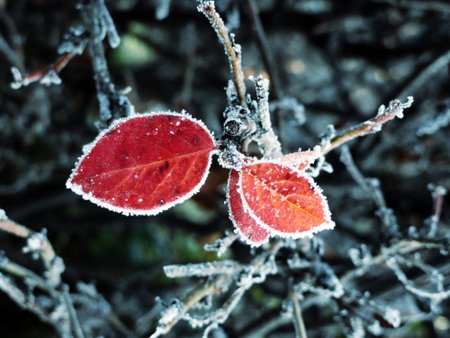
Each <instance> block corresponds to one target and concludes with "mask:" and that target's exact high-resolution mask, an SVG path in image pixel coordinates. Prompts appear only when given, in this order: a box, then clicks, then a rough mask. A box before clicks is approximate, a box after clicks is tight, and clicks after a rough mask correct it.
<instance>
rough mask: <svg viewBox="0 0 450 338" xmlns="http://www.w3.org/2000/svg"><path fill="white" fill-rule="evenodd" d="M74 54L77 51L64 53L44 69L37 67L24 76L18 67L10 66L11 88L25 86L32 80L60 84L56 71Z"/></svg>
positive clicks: (47, 83)
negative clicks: (12, 79)
mask: <svg viewBox="0 0 450 338" xmlns="http://www.w3.org/2000/svg"><path fill="white" fill-rule="evenodd" d="M76 54H77V53H64V54H63V55H61V56H60V57H59V58H58V59H57V60H56V61H55V62H54V63H53V64H51V65H50V66H48V67H46V68H44V69H39V70H37V71H35V72H32V73H30V74H27V75H25V76H23V75H22V74H21V73H20V71H19V69H18V68H16V67H13V68H11V72H12V74H13V77H14V81H13V82H12V83H11V88H13V89H19V88H20V87H26V86H28V85H29V84H31V83H34V82H40V83H41V84H44V85H52V84H60V83H61V79H60V78H59V76H58V73H59V72H60V71H61V70H63V69H64V67H65V66H66V65H67V64H68V63H69V61H70V60H72V59H73V57H74V56H75V55H76Z"/></svg>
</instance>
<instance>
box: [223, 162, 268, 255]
mask: <svg viewBox="0 0 450 338" xmlns="http://www.w3.org/2000/svg"><path fill="white" fill-rule="evenodd" d="M239 175H240V173H239V172H238V171H237V170H230V176H229V178H228V194H227V200H228V206H229V208H230V218H231V221H232V222H233V224H234V227H235V231H236V232H237V233H238V235H239V238H240V239H241V240H243V241H244V242H246V243H247V244H250V245H252V246H260V245H261V244H264V243H265V242H267V240H268V238H269V235H270V233H269V232H268V231H267V230H265V229H264V228H262V227H261V226H260V225H259V224H258V223H257V222H256V221H255V219H254V218H253V217H251V216H250V214H248V213H247V212H246V211H245V210H244V206H243V205H242V198H241V195H240V194H239V191H238V183H239Z"/></svg>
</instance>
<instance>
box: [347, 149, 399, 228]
mask: <svg viewBox="0 0 450 338" xmlns="http://www.w3.org/2000/svg"><path fill="white" fill-rule="evenodd" d="M340 160H341V162H342V163H344V165H345V166H346V168H347V171H348V172H349V174H350V175H351V176H352V178H353V179H354V180H355V181H356V183H358V185H359V186H360V187H361V188H362V189H364V190H365V191H366V193H367V194H368V195H369V196H370V197H371V198H372V200H373V201H374V202H375V204H376V206H377V208H378V212H377V214H378V216H379V217H380V218H381V220H382V222H383V223H384V225H385V226H387V227H389V229H390V232H391V234H392V235H394V236H396V235H397V234H398V231H399V230H398V229H399V227H398V223H397V218H396V217H395V214H394V212H393V210H392V209H390V208H388V207H387V205H386V202H385V199H384V196H383V193H382V192H381V189H380V182H379V180H378V179H376V178H365V177H364V176H363V175H362V173H361V172H360V171H359V169H358V168H357V167H356V165H355V162H354V161H353V158H352V155H351V154H350V150H349V149H348V146H346V145H345V146H343V147H342V148H341V157H340Z"/></svg>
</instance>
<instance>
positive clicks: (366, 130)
mask: <svg viewBox="0 0 450 338" xmlns="http://www.w3.org/2000/svg"><path fill="white" fill-rule="evenodd" d="M413 102H414V100H413V98H412V96H408V100H407V101H406V102H405V103H401V102H400V101H399V100H393V101H391V102H389V106H388V107H387V108H385V106H384V105H383V106H381V107H380V109H379V110H378V114H377V115H376V116H375V117H374V118H372V119H370V120H368V121H365V122H363V123H360V124H358V125H356V126H353V127H350V128H348V129H346V130H344V131H341V132H340V133H338V134H337V135H335V136H333V137H331V139H329V140H326V142H325V144H324V145H322V149H321V152H322V154H323V155H325V154H327V153H329V152H330V151H331V150H333V149H336V148H338V147H339V146H341V145H342V144H344V143H346V142H349V141H351V140H353V139H355V138H357V137H360V136H365V135H368V134H374V133H376V132H379V131H380V130H381V127H382V126H383V124H385V123H386V122H388V121H391V120H393V119H394V118H396V117H398V118H402V117H403V110H404V109H405V108H409V107H411V105H412V103H413Z"/></svg>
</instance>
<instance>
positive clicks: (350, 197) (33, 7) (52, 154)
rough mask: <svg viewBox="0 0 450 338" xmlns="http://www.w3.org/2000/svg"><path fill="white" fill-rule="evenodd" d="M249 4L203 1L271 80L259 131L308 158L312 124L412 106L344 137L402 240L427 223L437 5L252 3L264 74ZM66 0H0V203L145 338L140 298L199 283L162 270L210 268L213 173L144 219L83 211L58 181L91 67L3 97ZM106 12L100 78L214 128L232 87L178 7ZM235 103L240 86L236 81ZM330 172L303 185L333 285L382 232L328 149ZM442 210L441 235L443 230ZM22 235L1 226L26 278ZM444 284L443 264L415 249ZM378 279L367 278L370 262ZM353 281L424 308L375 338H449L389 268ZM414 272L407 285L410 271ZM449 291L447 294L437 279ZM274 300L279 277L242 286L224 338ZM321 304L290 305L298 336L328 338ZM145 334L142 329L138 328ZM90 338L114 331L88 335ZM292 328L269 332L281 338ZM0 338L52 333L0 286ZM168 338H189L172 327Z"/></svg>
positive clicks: (49, 51) (30, 64) (69, 156)
mask: <svg viewBox="0 0 450 338" xmlns="http://www.w3.org/2000/svg"><path fill="white" fill-rule="evenodd" d="M251 2H253V1H246V0H242V1H238V0H218V1H216V7H217V10H218V11H219V12H220V14H221V15H222V17H223V19H224V21H225V23H226V24H227V26H228V28H229V29H230V31H232V32H233V33H235V34H236V42H238V43H239V44H241V46H242V55H243V56H242V60H243V68H244V73H245V75H246V77H248V76H250V75H258V74H263V75H264V76H265V77H269V76H272V79H271V88H270V94H271V107H272V108H273V113H274V114H273V118H274V125H275V127H276V132H277V134H278V135H279V137H280V140H281V142H282V145H283V150H284V152H286V153H288V152H293V151H297V150H298V149H299V148H302V149H306V148H310V147H313V146H314V145H316V144H318V142H319V141H320V135H321V134H323V133H325V132H326V130H327V126H328V125H329V124H333V125H334V126H335V127H336V129H340V128H345V127H348V126H351V125H354V124H357V123H359V122H362V121H364V120H366V119H368V118H370V117H372V116H374V115H376V112H377V110H378V107H379V106H380V105H381V104H388V102H389V101H390V100H392V99H395V98H398V99H400V100H402V101H405V100H406V97H407V96H410V95H411V96H414V99H415V102H414V104H413V107H412V108H411V109H408V110H407V111H406V112H405V117H404V118H403V119H402V120H399V119H396V120H394V121H392V122H390V123H388V124H387V125H385V126H384V127H383V130H382V132H380V133H378V134H376V135H371V136H368V137H364V138H361V139H358V140H356V141H354V142H352V143H351V147H350V151H351V153H352V154H353V157H354V161H355V164H356V165H357V167H358V168H359V169H360V170H361V172H362V173H363V174H364V175H365V176H367V177H376V178H378V179H379V180H380V187H381V190H382V191H383V192H384V196H385V199H386V204H387V205H388V207H389V208H392V209H393V210H394V212H395V214H396V216H397V218H398V223H399V225H400V227H401V231H403V232H407V231H408V228H409V227H410V226H411V225H413V226H415V227H417V228H420V227H421V226H422V225H423V224H424V220H425V219H426V218H427V217H429V216H430V215H431V214H432V212H433V200H432V197H431V193H430V191H429V189H427V185H428V184H429V183H433V184H439V185H442V186H444V187H446V188H447V189H448V188H449V187H450V147H449V145H450V141H449V140H450V132H449V128H448V125H449V122H450V94H449V93H450V81H449V60H450V4H449V3H448V2H447V1H400V0H399V1H396V0H349V1H337V0H334V1H332V0H298V1H294V0H278V1H276V0H264V1H254V2H253V3H256V4H257V7H258V10H259V16H260V20H261V23H262V25H263V27H264V30H265V33H266V36H267V41H266V42H267V44H268V46H269V49H270V54H271V55H272V58H273V63H272V66H273V67H274V69H273V70H272V72H269V71H268V67H267V64H265V62H264V56H263V53H262V52H261V47H260V45H259V40H258V37H257V35H256V34H255V30H254V29H253V27H254V17H253V16H254V14H255V13H254V12H252V11H251V10H250V7H249V6H250V4H251ZM76 4H77V2H76V1H56V0H14V1H8V0H0V107H1V110H0V208H2V209H4V210H5V212H6V213H7V215H8V216H9V218H10V219H12V220H14V221H16V222H18V223H20V224H24V225H26V226H28V227H29V228H31V229H33V230H35V231H40V229H42V228H46V229H47V231H48V237H49V239H50V241H51V242H52V244H53V245H54V247H55V250H56V251H57V253H58V255H59V256H61V257H62V258H63V259H64V261H65V265H66V271H65V273H64V275H63V278H64V280H65V281H66V282H67V283H68V284H69V285H70V286H71V287H74V285H75V283H76V282H78V281H83V282H87V283H88V282H94V283H95V285H96V287H97V289H98V291H99V292H100V293H101V294H102V295H103V296H104V297H105V299H106V300H107V301H108V302H109V303H110V305H111V307H112V309H113V312H114V315H115V316H117V318H120V321H121V322H122V323H123V324H124V325H126V326H127V327H129V328H130V329H132V330H133V331H134V332H136V334H137V336H138V337H140V336H142V337H145V336H148V335H149V333H151V332H152V330H153V329H154V324H155V318H156V317H155V316H156V314H155V313H154V311H153V312H152V309H153V308H154V304H155V297H157V296H159V297H161V298H162V299H165V300H170V299H171V298H172V297H181V296H182V295H183V294H185V293H186V291H187V290H189V289H190V288H192V287H193V286H195V285H197V284H198V283H199V282H200V283H201V282H202V281H201V280H200V281H199V280H198V279H192V280H190V279H181V280H169V279H167V278H166V277H165V276H164V274H163V272H162V267H163V266H164V265H165V264H175V263H188V262H191V263H195V262H203V261H210V260H217V257H216V256H215V254H214V253H211V252H207V251H205V250H203V246H204V244H205V243H210V242H213V241H214V240H216V239H218V238H220V237H222V236H223V234H224V231H226V230H230V231H231V230H232V224H231V222H230V220H229V218H228V212H227V208H226V205H225V204H224V200H225V183H226V180H227V171H226V170H224V169H222V168H220V167H219V166H218V164H217V162H214V164H213V167H212V169H211V173H210V175H209V177H208V180H207V182H206V184H205V186H204V187H203V188H202V189H201V191H200V193H199V194H197V195H196V196H195V197H194V198H192V199H190V200H189V201H187V202H185V203H183V204H181V205H178V206H176V207H175V208H173V209H170V210H168V211H166V212H164V213H163V214H161V215H158V216H155V217H125V216H122V215H118V214H115V213H112V212H110V211H107V210H106V209H102V208H100V207H97V206H95V205H93V204H91V203H89V202H87V201H84V200H83V199H82V198H80V197H79V196H77V195H75V194H74V193H72V192H71V191H69V190H67V189H66V188H65V182H66V180H67V178H68V177H69V175H70V173H71V170H72V168H73V166H74V164H75V162H76V160H77V158H78V157H79V156H80V155H81V153H82V147H83V145H85V144H87V143H89V142H91V141H92V140H93V139H94V138H95V137H96V135H97V134H98V127H97V124H96V121H98V119H99V103H98V100H97V94H96V85H95V81H94V73H93V69H92V66H91V60H90V56H89V54H88V53H87V51H85V52H84V53H83V54H82V55H79V56H75V57H74V58H73V59H72V60H71V61H70V62H69V64H68V65H67V66H66V68H64V69H63V70H62V71H61V72H60V74H59V76H60V78H61V84H59V85H50V86H45V85H42V84H38V83H34V84H30V85H29V86H27V87H21V88H19V89H17V90H14V89H12V88H11V87H10V83H11V82H12V81H13V77H12V75H11V71H10V69H11V67H17V68H18V69H20V70H21V71H22V72H23V73H25V74H26V73H28V72H33V71H36V70H39V69H44V68H45V67H47V66H48V65H51V64H52V63H53V62H54V61H55V60H56V59H57V58H58V48H59V46H60V45H61V43H62V41H63V38H64V35H65V34H66V33H67V32H68V31H69V28H70V27H74V26H76V25H79V24H81V23H82V18H81V15H80V12H79V11H78V10H77V8H76ZM106 5H107V7H108V9H109V11H110V14H111V16H112V18H113V20H114V23H115V25H116V28H117V31H118V33H119V35H120V37H121V39H122V40H121V43H120V45H119V46H118V47H117V48H115V49H112V48H110V47H109V45H108V44H107V43H106V42H105V43H104V48H105V52H106V58H107V62H108V66H109V71H110V74H111V77H112V81H113V83H114V84H115V85H116V87H117V88H119V89H124V88H127V87H130V88H131V92H130V93H129V94H128V95H127V97H128V98H129V100H130V102H131V103H132V104H133V105H134V106H135V109H136V111H138V112H149V111H163V110H169V109H170V110H175V111H180V110H181V109H186V110H187V111H188V112H189V113H191V114H192V115H193V116H194V117H196V118H199V119H202V120H203V121H204V122H205V124H206V125H207V126H208V127H209V128H210V129H211V130H214V131H215V134H216V136H217V137H220V135H221V124H222V122H223V117H222V114H223V111H224V110H225V108H226V106H227V101H226V95H225V91H224V87H225V86H226V84H227V81H228V79H230V73H229V66H228V61H227V58H226V56H225V55H224V52H223V47H222V46H221V45H220V43H219V42H218V40H217V36H216V35H215V32H214V30H213V29H212V28H211V26H210V25H209V23H208V21H207V20H206V19H205V17H204V16H203V15H202V14H200V13H198V12H197V10H196V5H197V4H196V2H195V1H194V0H182V1H181V0H179V1H167V0H159V1H156V0H155V1H150V0H147V1H145V0H127V1H125V0H116V1H106ZM247 85H248V86H247V87H248V89H249V92H250V93H252V91H253V88H252V85H251V83H250V82H248V83H247ZM327 161H328V162H329V163H330V164H331V165H332V166H333V169H334V172H333V173H331V174H330V173H322V174H321V175H320V177H319V178H318V179H317V181H318V183H319V184H320V186H321V187H322V188H323V189H324V193H325V195H327V196H328V201H329V204H330V207H331V211H332V215H333V219H334V221H335V222H336V229H335V230H333V231H326V232H324V233H321V234H320V235H318V236H319V237H320V238H321V239H323V241H324V243H325V245H324V248H325V254H324V258H323V259H324V260H325V261H327V262H328V263H329V264H330V265H331V266H332V267H333V269H334V271H335V272H336V274H337V275H338V276H341V275H343V274H344V273H346V272H348V271H350V270H351V269H352V268H353V264H352V261H351V259H350V258H349V255H348V250H349V249H350V248H352V247H355V246H358V245H360V244H366V245H367V246H368V247H369V250H373V251H374V252H375V251H377V250H378V249H379V248H380V246H381V245H382V244H383V238H384V234H383V228H382V227H381V226H380V221H379V219H378V218H377V217H376V216H375V211H376V206H375V205H374V203H373V202H372V200H371V198H370V197H368V196H367V194H366V193H365V191H364V190H362V189H361V188H360V187H358V185H357V184H356V183H354V181H353V180H352V178H351V176H350V175H349V174H348V172H347V171H346V169H345V166H344V165H343V164H342V163H341V162H340V161H339V152H338V151H335V152H332V153H330V154H329V155H328V156H327ZM449 212H450V211H449V208H448V204H447V207H446V206H445V205H444V208H443V211H442V216H441V224H440V230H439V231H441V232H443V233H444V235H445V234H448V230H449V225H450V224H449ZM23 245H24V243H23V241H22V240H20V239H17V238H13V237H12V236H10V235H7V234H4V233H0V250H1V251H3V252H5V253H6V254H7V255H8V257H9V259H11V260H14V261H15V262H17V263H19V264H21V265H24V266H27V267H29V268H30V269H34V270H36V271H39V269H41V267H40V266H39V264H38V263H37V262H36V261H33V260H32V259H31V258H30V257H29V256H27V255H24V254H23V253H22V251H21V248H22V246H23ZM251 254H252V252H251V250H249V248H248V247H247V246H246V245H245V244H241V243H235V244H234V245H233V246H232V247H231V249H230V250H229V251H228V252H227V254H226V255H225V257H222V259H223V258H232V259H235V260H237V261H242V262H248V261H249V260H250V259H251ZM428 259H429V261H428V262H429V263H430V264H432V265H433V266H437V267H438V268H439V269H440V271H441V273H443V274H444V276H445V278H446V282H449V281H448V280H447V279H448V276H449V274H448V271H449V268H450V266H449V265H448V262H447V260H448V257H446V256H441V255H434V254H433V255H430V257H429V258H428ZM377 269H378V267H377ZM371 273H373V276H372V275H370V276H369V275H368V276H367V278H363V279H362V280H360V281H359V282H358V283H357V286H358V288H359V289H360V290H361V291H362V292H364V291H366V290H367V291H370V292H371V294H372V295H375V296H376V297H379V298H380V299H385V300H386V299H388V300H389V302H390V305H392V306H393V307H395V306H399V307H406V308H411V309H413V310H411V311H412V312H413V313H415V314H417V313H418V312H421V311H423V312H424V313H428V315H424V316H418V317H414V316H412V317H411V320H408V319H406V320H405V321H404V322H403V325H402V326H401V327H400V328H399V329H396V330H392V331H386V332H385V333H383V335H386V336H391V337H448V336H449V335H450V330H449V327H450V322H449V319H448V316H449V315H450V309H449V303H448V301H444V302H443V303H442V304H441V308H440V311H439V312H436V313H435V312H430V311H428V310H429V309H428V308H427V305H426V304H421V303H420V302H418V301H417V300H416V299H413V298H411V297H410V296H408V293H407V292H406V291H405V290H404V289H403V288H402V287H401V285H400V284H399V283H398V282H397V279H396V277H395V275H393V274H392V272H389V271H388V270H387V269H385V268H384V269H383V267H380V268H379V270H376V271H371ZM414 273H416V272H414V271H413V272H412V276H415V275H414ZM446 285H448V283H447V284H446ZM285 298H286V290H285V289H284V287H283V285H282V284H281V283H280V281H279V278H277V277H274V278H273V279H270V278H269V279H268V280H267V282H266V283H265V284H264V285H261V286H258V287H255V288H253V289H252V290H251V291H249V293H248V294H247V295H246V297H245V298H244V300H243V302H242V303H241V306H240V307H238V308H237V309H236V311H235V313H234V314H233V315H232V317H231V318H230V320H229V321H228V322H227V323H226V324H225V325H224V330H225V332H226V333H227V335H228V336H229V337H245V336H246V335H249V334H250V333H251V332H254V328H257V327H258V326H260V325H262V323H264V322H267V321H269V320H272V319H273V318H277V317H279V315H280V307H281V306H282V303H283V301H284V299H285ZM334 310H335V309H334V308H333V305H326V306H320V305H313V306H311V307H309V308H306V309H304V314H303V315H304V320H305V325H306V328H307V330H308V334H309V336H311V337H339V336H343V330H342V328H341V326H339V325H338V323H337V321H336V319H335V317H334V314H333V313H334V312H333V311H334ZM152 325H153V326H152ZM97 334H98V336H101V335H103V336H105V337H123V336H126V334H125V333H124V332H121V330H120V329H117V327H114V325H113V326H112V327H109V328H106V327H102V325H99V328H98V331H97ZM292 335H293V327H292V324H291V323H290V322H286V323H284V324H283V323H282V324H281V325H279V326H278V327H276V328H275V329H274V330H272V331H270V332H268V333H267V336H268V337H291V336H292ZM0 336H1V337H8V338H9V337H52V336H54V332H53V330H52V329H51V328H50V327H49V326H47V325H46V324H44V323H42V322H41V321H39V319H37V317H35V316H34V315H32V314H29V313H27V312H26V311H23V310H22V309H21V308H20V307H19V306H17V305H16V304H15V303H14V302H12V301H11V300H10V299H9V298H8V297H7V296H6V295H5V294H3V293H0ZM168 336H170V337H190V336H192V337H199V336H201V333H200V332H199V331H195V330H192V329H190V328H188V327H187V326H186V325H185V324H180V325H179V326H177V327H176V328H175V330H174V331H173V332H172V333H171V334H169V335H168Z"/></svg>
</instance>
